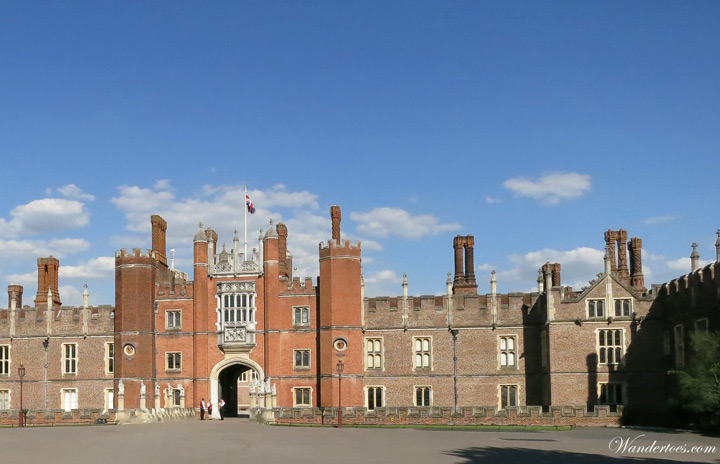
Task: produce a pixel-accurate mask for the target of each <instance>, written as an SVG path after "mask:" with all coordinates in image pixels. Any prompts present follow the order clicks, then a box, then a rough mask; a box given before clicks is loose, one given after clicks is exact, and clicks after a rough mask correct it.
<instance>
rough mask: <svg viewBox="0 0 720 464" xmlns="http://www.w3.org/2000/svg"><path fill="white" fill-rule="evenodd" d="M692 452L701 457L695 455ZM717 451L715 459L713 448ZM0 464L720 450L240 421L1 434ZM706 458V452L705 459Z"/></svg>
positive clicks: (595, 458) (691, 439)
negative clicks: (276, 424) (0, 454)
mask: <svg viewBox="0 0 720 464" xmlns="http://www.w3.org/2000/svg"><path fill="white" fill-rule="evenodd" d="M694 446H699V447H700V448H698V449H694V448H693V447H694ZM713 446H714V447H715V448H716V449H715V450H714V451H712V449H711V447H713ZM0 450H2V451H1V453H2V457H3V459H2V461H3V462H46V463H53V464H66V463H67V464H71V463H72V464H77V462H101V463H107V464H115V463H117V464H127V463H128V462H130V463H134V464H142V463H174V464H177V463H201V462H213V463H224V462H227V463H238V462H262V463H263V464H273V463H286V462H287V463H313V464H315V463H363V464H368V463H385V462H399V463H404V462H408V463H413V464H422V463H432V464H436V463H484V462H487V463H497V462H500V463H509V462H523V463H528V462H532V463H552V464H559V463H576V462H580V460H581V459H582V460H583V461H582V462H584V463H588V462H589V463H600V464H614V463H618V462H622V461H627V462H633V463H636V464H638V463H640V464H642V463H647V464H663V463H668V462H677V461H685V462H717V461H718V460H719V459H720V440H718V439H717V438H713V437H706V436H702V435H697V434H688V433H661V432H652V431H645V430H638V429H602V428H592V429H576V430H568V431H477V430H423V429H409V428H408V429H394V428H393V429H390V428H386V429H383V428H350V427H344V428H342V429H335V428H320V427H280V426H275V427H272V426H263V425H258V424H254V423H249V422H247V421H246V420H242V419H228V420H225V421H219V420H213V421H202V422H201V421H199V420H195V421H184V422H169V423H162V424H138V425H123V426H85V427H37V428H33V427H28V428H24V429H9V428H6V429H0ZM708 450H710V452H709V453H708V452H706V451H708Z"/></svg>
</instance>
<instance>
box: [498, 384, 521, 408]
mask: <svg viewBox="0 0 720 464" xmlns="http://www.w3.org/2000/svg"><path fill="white" fill-rule="evenodd" d="M505 388H507V389H508V397H507V403H508V404H506V405H505V406H504V407H503V401H504V400H505V398H504V397H503V389H505ZM512 389H515V398H514V399H515V404H510V403H511V401H510V399H511V396H510V392H511V391H512ZM519 405H520V385H517V384H507V385H506V384H503V385H498V408H499V409H507V408H515V407H518V406H519Z"/></svg>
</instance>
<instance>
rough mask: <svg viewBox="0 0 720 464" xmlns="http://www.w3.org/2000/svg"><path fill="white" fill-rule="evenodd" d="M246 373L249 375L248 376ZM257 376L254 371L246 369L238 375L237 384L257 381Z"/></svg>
mask: <svg viewBox="0 0 720 464" xmlns="http://www.w3.org/2000/svg"><path fill="white" fill-rule="evenodd" d="M248 372H249V373H250V374H248ZM257 379H258V375H257V371H256V370H255V369H247V370H244V371H242V372H241V373H240V376H239V377H238V382H251V381H253V380H257Z"/></svg>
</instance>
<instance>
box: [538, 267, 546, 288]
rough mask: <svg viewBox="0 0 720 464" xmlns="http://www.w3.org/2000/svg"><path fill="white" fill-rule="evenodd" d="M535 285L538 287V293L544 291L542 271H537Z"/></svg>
mask: <svg viewBox="0 0 720 464" xmlns="http://www.w3.org/2000/svg"><path fill="white" fill-rule="evenodd" d="M537 285H538V293H542V292H544V291H545V279H544V278H543V272H542V269H538V278H537Z"/></svg>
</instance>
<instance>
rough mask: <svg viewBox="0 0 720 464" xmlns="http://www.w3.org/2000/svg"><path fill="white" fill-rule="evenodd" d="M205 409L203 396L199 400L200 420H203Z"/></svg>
mask: <svg viewBox="0 0 720 464" xmlns="http://www.w3.org/2000/svg"><path fill="white" fill-rule="evenodd" d="M205 411H207V405H206V404H205V398H203V399H201V400H200V420H205Z"/></svg>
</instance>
